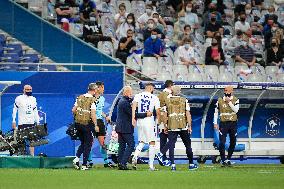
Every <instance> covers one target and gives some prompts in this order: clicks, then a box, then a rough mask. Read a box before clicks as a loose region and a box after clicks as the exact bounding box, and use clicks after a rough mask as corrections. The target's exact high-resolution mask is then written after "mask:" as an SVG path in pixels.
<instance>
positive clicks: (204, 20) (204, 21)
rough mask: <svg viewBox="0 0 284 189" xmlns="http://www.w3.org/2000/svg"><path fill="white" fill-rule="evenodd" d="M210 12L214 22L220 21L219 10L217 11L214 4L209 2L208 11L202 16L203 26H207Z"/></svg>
mask: <svg viewBox="0 0 284 189" xmlns="http://www.w3.org/2000/svg"><path fill="white" fill-rule="evenodd" d="M212 13H214V17H215V18H216V22H218V23H221V21H222V15H221V14H220V13H219V12H217V7H216V4H214V3H210V4H209V9H208V11H207V12H206V13H205V14H204V16H203V23H204V26H205V27H206V26H207V24H209V23H210V21H211V17H212Z"/></svg>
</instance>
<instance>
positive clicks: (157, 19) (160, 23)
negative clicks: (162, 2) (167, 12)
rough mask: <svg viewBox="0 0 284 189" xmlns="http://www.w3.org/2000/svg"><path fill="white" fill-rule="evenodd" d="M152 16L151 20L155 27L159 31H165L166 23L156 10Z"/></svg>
mask: <svg viewBox="0 0 284 189" xmlns="http://www.w3.org/2000/svg"><path fill="white" fill-rule="evenodd" d="M152 17H153V20H154V22H155V24H156V27H157V28H158V29H159V30H160V31H161V32H166V31H167V25H166V23H165V21H164V19H163V18H162V17H161V16H160V15H159V14H158V13H157V12H154V13H153V15H152Z"/></svg>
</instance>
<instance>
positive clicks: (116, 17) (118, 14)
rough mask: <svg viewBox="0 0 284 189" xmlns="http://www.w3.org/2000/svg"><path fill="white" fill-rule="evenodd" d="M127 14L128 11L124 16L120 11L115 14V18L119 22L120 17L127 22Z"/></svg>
mask: <svg viewBox="0 0 284 189" xmlns="http://www.w3.org/2000/svg"><path fill="white" fill-rule="evenodd" d="M127 15H128V13H127V12H125V13H124V15H123V16H121V15H120V13H117V14H116V15H115V16H114V20H115V21H116V22H117V21H118V19H119V21H120V22H121V23H123V22H125V21H126V18H127Z"/></svg>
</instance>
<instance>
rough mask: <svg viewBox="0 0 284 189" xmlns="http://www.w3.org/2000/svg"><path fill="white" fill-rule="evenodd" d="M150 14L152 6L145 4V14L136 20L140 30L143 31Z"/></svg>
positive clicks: (150, 16)
mask: <svg viewBox="0 0 284 189" xmlns="http://www.w3.org/2000/svg"><path fill="white" fill-rule="evenodd" d="M152 13H153V7H152V5H149V4H147V5H146V12H145V13H144V14H142V15H141V16H140V17H139V18H138V20H137V21H138V23H139V27H140V29H144V28H145V26H146V23H147V21H148V20H149V19H150V18H152Z"/></svg>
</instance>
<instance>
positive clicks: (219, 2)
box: [216, 0, 227, 15]
mask: <svg viewBox="0 0 284 189" xmlns="http://www.w3.org/2000/svg"><path fill="white" fill-rule="evenodd" d="M216 7H217V11H218V12H219V13H220V14H221V15H224V14H225V11H224V10H225V9H227V7H226V5H225V4H224V1H223V0H217V3H216Z"/></svg>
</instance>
